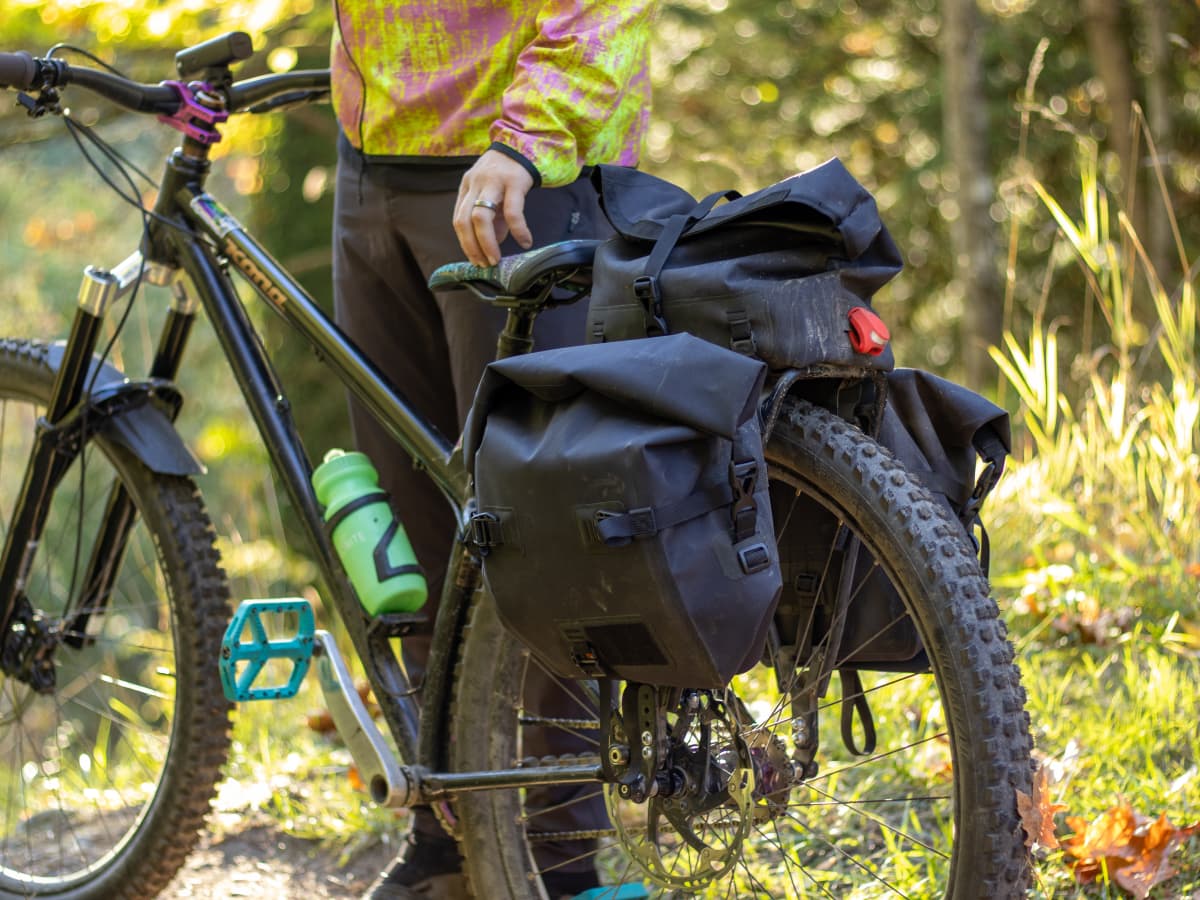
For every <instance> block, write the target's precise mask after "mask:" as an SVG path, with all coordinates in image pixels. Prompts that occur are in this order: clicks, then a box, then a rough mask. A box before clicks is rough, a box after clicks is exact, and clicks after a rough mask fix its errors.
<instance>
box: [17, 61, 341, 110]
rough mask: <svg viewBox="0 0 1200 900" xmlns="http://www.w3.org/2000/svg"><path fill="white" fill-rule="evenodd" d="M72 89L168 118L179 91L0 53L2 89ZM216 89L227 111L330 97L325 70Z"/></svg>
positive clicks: (175, 106) (176, 106)
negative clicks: (273, 102) (68, 86)
mask: <svg viewBox="0 0 1200 900" xmlns="http://www.w3.org/2000/svg"><path fill="white" fill-rule="evenodd" d="M68 84H75V85H78V86H79V87H82V88H85V89H87V90H89V91H92V92H93V93H96V94H99V95H100V96H102V97H105V98H107V99H108V100H111V101H112V102H114V103H116V104H117V105H118V106H121V107H124V108H125V109H128V110H131V111H133V112H138V113H150V114H155V115H163V116H171V115H174V114H175V113H176V111H178V109H179V107H180V105H181V102H182V101H181V100H180V95H179V93H178V91H176V90H175V88H173V87H171V86H170V85H168V84H165V83H163V84H141V83H139V82H136V81H131V80H129V79H128V78H123V77H122V76H120V75H115V74H112V73H110V72H103V71H100V70H99V69H90V68H86V67H84V66H72V65H70V64H68V63H66V62H64V61H63V60H61V59H39V58H37V57H34V56H31V55H30V54H28V53H25V52H23V51H22V52H19V53H0V88H4V87H13V88H17V89H18V90H28V89H30V88H40V89H45V88H55V87H63V86H65V85H68ZM214 89H215V90H217V91H219V92H220V93H222V94H223V95H224V97H225V108H226V110H227V111H228V112H231V113H232V112H237V111H238V110H247V109H249V110H250V111H251V112H255V111H260V110H258V109H253V108H252V107H258V106H260V105H261V106H262V110H261V111H265V109H270V108H274V106H277V105H283V104H282V103H279V104H270V103H269V102H268V101H270V100H272V99H274V98H277V97H280V95H287V96H286V97H283V98H282V99H283V100H284V102H288V103H290V102H300V101H302V100H313V99H316V98H317V97H319V96H322V95H324V94H327V93H328V92H329V70H328V69H304V70H299V71H295V72H283V73H280V74H272V75H261V76H258V77H257V78H248V79H246V80H245V81H240V82H235V83H233V84H228V85H216V86H214Z"/></svg>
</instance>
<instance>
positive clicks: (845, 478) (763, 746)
mask: <svg viewBox="0 0 1200 900" xmlns="http://www.w3.org/2000/svg"><path fill="white" fill-rule="evenodd" d="M767 460H768V463H769V467H770V477H771V480H772V492H771V496H772V504H773V512H774V516H775V521H776V527H777V532H778V535H779V540H780V543H781V545H783V544H785V543H786V542H788V541H789V540H791V539H792V533H793V532H792V530H793V529H804V530H806V532H805V533H806V534H810V535H811V534H818V533H820V534H824V533H826V532H829V533H830V534H832V536H833V537H832V540H831V545H830V547H829V548H828V551H827V553H826V554H825V556H824V560H825V562H824V564H823V565H822V564H821V562H820V560H818V563H817V565H816V566H815V567H814V569H813V570H814V571H815V572H817V573H823V574H822V575H821V576H820V577H818V578H816V579H815V582H816V583H814V584H812V585H810V586H809V587H810V588H811V593H812V594H813V595H816V596H823V595H824V591H825V588H824V584H823V580H824V578H836V577H837V576H836V573H837V572H838V571H839V566H838V564H837V563H838V561H839V560H840V559H843V558H845V557H846V556H847V555H848V554H846V552H845V551H846V547H847V546H851V547H861V551H860V552H858V553H856V554H855V558H856V559H858V560H859V562H858V563H857V564H856V566H855V567H854V569H853V583H851V584H849V585H848V588H849V592H850V596H851V597H853V596H855V595H856V593H857V592H858V590H859V588H860V587H861V586H863V585H864V584H867V583H868V582H870V583H871V584H873V585H875V586H876V587H877V586H878V582H879V580H880V579H881V578H886V579H887V580H888V581H890V583H891V585H892V588H893V589H894V591H895V593H896V594H897V595H898V596H899V598H900V600H901V601H902V603H903V608H904V610H905V611H906V612H907V614H908V618H910V619H911V621H912V623H913V625H914V626H915V631H916V633H917V635H919V638H920V641H921V644H922V645H923V647H924V650H925V653H926V655H927V657H928V661H929V666H928V669H927V670H925V671H922V672H917V673H912V672H903V671H899V672H897V671H893V672H876V673H871V672H862V673H861V679H862V686H861V689H858V687H857V685H856V686H855V687H854V688H852V689H848V690H845V692H844V693H841V694H839V691H838V689H837V685H838V682H839V678H838V677H837V676H836V675H835V676H834V677H833V678H832V679H831V681H830V683H829V685H828V690H827V692H826V693H825V696H824V697H823V698H822V699H821V700H820V701H819V703H818V704H817V709H816V711H815V718H814V717H811V716H806V715H805V711H806V710H807V709H809V707H808V706H804V705H802V704H800V703H798V702H797V694H798V693H802V692H800V691H798V690H797V687H798V686H799V685H801V684H803V683H804V679H805V676H806V673H807V672H808V671H810V670H811V668H812V665H813V663H814V660H816V659H817V657H818V653H819V652H820V651H824V650H828V649H829V648H828V644H829V643H831V639H829V638H828V634H827V635H826V641H825V643H821V642H820V641H819V640H818V641H817V643H816V644H815V645H814V646H813V647H812V648H811V649H810V650H805V651H803V652H802V653H801V655H800V656H796V655H795V654H794V653H793V655H791V656H788V655H787V654H785V653H781V652H780V649H779V648H780V647H781V646H783V645H787V644H788V634H787V632H788V631H790V632H795V631H796V626H795V621H796V619H795V616H794V615H793V616H792V617H791V618H790V619H789V618H788V614H787V613H788V611H786V610H782V609H781V611H780V614H779V616H778V617H777V620H776V621H777V629H776V639H774V640H773V641H772V647H773V649H771V650H769V651H768V652H765V653H764V662H763V663H760V664H759V665H757V666H756V667H755V668H753V669H752V670H751V671H749V672H746V673H744V674H742V675H739V676H737V677H736V678H735V679H734V680H733V682H732V683H731V684H729V685H728V686H726V688H725V689H724V690H722V691H703V692H697V693H696V694H695V695H694V696H688V695H686V694H685V695H684V699H685V701H686V706H687V707H688V708H690V709H694V710H698V711H699V712H698V714H692V713H689V712H688V711H687V709H685V704H681V703H680V702H679V701H680V695H679V694H678V692H675V693H674V694H671V693H670V692H664V691H660V692H659V696H660V697H661V698H664V700H663V706H664V713H665V715H666V717H667V721H668V722H669V723H672V725H671V727H672V729H673V731H672V734H671V740H672V741H673V742H676V743H677V744H678V748H679V752H678V753H677V757H676V758H678V759H685V758H692V759H696V758H698V753H699V752H700V751H701V750H703V753H704V754H706V755H707V758H708V759H709V760H710V761H711V764H709V765H708V768H707V769H706V771H708V772H714V771H715V772H716V773H717V777H716V779H715V780H716V781H717V782H718V783H717V785H716V787H715V788H714V789H712V790H709V791H708V793H707V794H705V793H704V791H693V792H692V794H690V795H689V794H686V793H685V794H681V795H679V796H678V797H676V798H668V799H665V800H663V799H659V798H654V797H651V798H650V799H645V800H641V802H634V800H632V799H630V798H628V797H622V796H621V795H620V793H619V792H617V791H616V789H615V786H612V785H605V786H601V785H584V786H581V787H574V788H559V789H556V792H548V791H547V790H545V789H537V790H532V789H530V790H526V791H516V790H509V791H494V792H480V793H467V794H464V795H463V796H460V797H459V798H458V800H457V810H458V814H459V825H460V833H461V839H462V842H463V845H464V848H463V849H464V855H465V858H466V861H467V863H466V864H467V869H468V875H469V877H470V880H471V883H472V884H473V885H475V891H476V894H477V895H478V896H483V895H486V896H497V897H500V896H505V897H530V898H545V897H550V898H551V900H556V898H557V897H558V896H561V895H562V894H563V893H565V892H564V891H562V890H559V889H557V888H555V885H556V884H561V883H562V881H561V878H562V874H563V873H576V874H578V875H579V876H580V877H581V878H586V877H587V876H588V875H589V874H590V873H592V872H595V873H598V876H599V880H600V881H601V882H602V883H603V884H606V885H612V886H617V885H623V884H629V883H634V882H640V883H643V884H644V885H646V886H647V887H648V888H649V892H650V896H654V897H679V896H705V897H714V898H723V897H738V898H751V897H753V898H766V897H778V898H784V897H787V898H791V897H837V898H849V900H854V898H875V897H922V898H929V897H949V898H962V900H1003V898H1017V897H1021V896H1023V895H1024V892H1025V889H1026V886H1027V884H1028V880H1029V869H1028V863H1027V859H1026V854H1025V851H1024V844H1023V833H1022V830H1021V826H1020V822H1019V818H1018V814H1017V802H1016V792H1017V791H1018V790H1023V791H1025V792H1028V791H1029V790H1030V786H1029V783H1030V778H1031V763H1030V753H1031V741H1030V737H1029V730H1028V717H1027V715H1026V714H1025V712H1024V692H1023V690H1022V688H1021V686H1020V682H1019V675H1018V672H1017V669H1016V667H1015V666H1014V663H1013V651H1012V647H1011V645H1010V644H1009V642H1008V640H1007V637H1006V634H1005V629H1004V625H1003V623H1002V622H1001V621H1000V620H999V618H998V615H999V610H998V609H997V607H996V604H995V603H994V602H993V601H992V600H991V599H990V598H989V596H988V585H987V582H986V580H985V579H984V578H983V576H982V574H981V572H980V570H979V566H978V563H977V561H976V560H975V558H974V557H973V555H972V554H971V552H970V549H969V547H968V545H967V543H966V542H965V541H964V539H963V535H962V529H961V527H960V526H958V525H957V523H955V522H952V521H951V520H950V519H949V518H948V516H947V515H946V514H945V513H944V512H943V510H942V508H941V507H940V506H939V505H938V504H937V503H936V502H935V501H934V500H933V499H932V498H931V496H930V495H929V494H928V493H927V492H926V491H925V490H924V489H923V488H922V487H921V486H920V485H919V484H918V483H917V482H916V481H915V480H914V479H913V477H912V476H910V475H909V474H908V473H907V472H906V471H905V470H904V469H903V467H902V466H900V464H899V463H897V462H896V460H895V459H894V458H893V457H892V456H891V455H890V454H889V453H888V452H887V451H886V450H884V449H883V448H881V447H880V446H879V445H878V444H876V443H875V442H874V441H873V440H871V439H870V438H869V437H867V436H866V435H864V434H863V433H862V432H861V431H859V430H857V429H855V428H853V427H852V426H850V425H848V424H847V423H845V422H844V421H842V420H841V419H838V418H837V417H835V416H833V415H831V414H830V413H828V412H826V411H824V410H822V409H818V408H816V407H813V406H810V405H808V404H806V403H803V402H797V403H795V404H792V405H790V406H789V407H788V408H786V409H785V411H784V414H783V416H781V418H780V420H779V423H778V425H777V428H776V432H775V435H774V436H773V437H772V440H771V441H770V443H769V445H768V447H767ZM798 511H799V512H798ZM816 517H820V518H821V519H822V521H825V520H828V519H829V518H832V520H834V521H835V522H837V523H839V525H840V526H841V527H838V528H834V529H827V528H826V529H824V530H822V529H821V528H816V527H815V525H814V522H815V521H816ZM876 636H877V635H876ZM792 645H793V646H803V643H802V642H800V641H793V642H792ZM842 661H843V660H841V659H835V661H834V662H835V666H834V668H839V666H837V665H836V664H837V663H839V662H842ZM548 681H557V679H554V677H553V676H549V675H547V674H546V673H545V671H544V669H542V668H541V667H540V666H539V665H538V663H537V661H536V658H535V657H533V656H531V655H530V654H529V653H528V652H527V651H525V650H524V649H523V648H521V647H519V646H516V645H515V642H514V641H512V640H511V639H510V638H508V637H507V636H506V635H505V633H504V631H503V627H502V625H501V624H500V622H499V619H498V618H497V616H496V614H495V611H494V608H493V604H491V603H490V601H488V600H486V599H485V600H483V601H481V602H480V603H478V604H477V608H476V609H475V610H474V613H473V618H472V621H471V625H470V628H469V631H468V635H467V639H466V642H465V645H464V649H463V655H462V660H461V665H460V667H459V671H458V676H457V685H456V689H455V691H456V707H455V719H454V721H455V733H454V745H453V764H454V767H455V768H456V769H457V770H459V771H467V770H484V769H495V768H509V767H512V766H516V765H521V764H522V761H523V760H527V759H528V758H529V757H531V756H534V757H536V756H540V755H542V753H543V752H544V748H545V747H547V746H556V747H558V748H561V747H563V746H568V747H569V748H570V750H571V751H573V752H574V753H576V754H582V755H583V756H584V758H597V754H598V753H599V751H600V748H601V743H600V740H599V737H600V733H599V730H598V727H599V726H598V720H597V718H596V715H595V712H594V710H595V708H596V705H595V704H596V696H597V692H596V688H595V685H594V684H591V683H588V682H574V683H570V684H561V683H560V687H559V688H558V689H557V690H552V691H547V690H546V689H545V688H544V687H543V685H545V684H546V683H547V682H548ZM854 683H855V682H854V678H853V676H847V681H846V682H845V684H849V685H854ZM547 696H549V697H551V702H552V703H553V708H546V707H539V706H538V703H539V702H541V701H542V700H543V699H544V698H546V697H547ZM843 697H844V698H846V699H845V700H843ZM564 698H565V699H564ZM864 702H865V704H866V705H867V706H869V708H870V710H871V713H872V717H873V721H874V731H875V736H874V748H873V749H871V750H870V752H869V753H866V754H865V755H864V754H863V753H862V750H863V749H864V748H863V744H865V743H866V741H865V739H864V736H863V735H862V734H861V731H860V732H859V733H858V734H857V736H856V737H852V739H851V740H850V741H849V743H850V744H851V745H856V746H855V747H854V749H855V750H857V751H859V752H858V753H857V754H856V753H853V752H851V750H850V749H849V748H847V747H846V746H845V742H844V741H843V735H842V720H843V712H842V707H843V705H844V703H850V704H851V705H852V706H854V707H855V710H854V712H855V715H854V716H847V718H848V719H849V721H850V722H851V723H852V724H853V723H855V722H858V723H860V724H859V726H858V727H859V728H861V722H862V719H863V717H862V714H861V711H862V705H863V703H864ZM813 722H815V723H817V731H818V734H819V739H818V741H817V742H816V746H817V748H818V749H817V751H816V756H815V758H814V759H812V760H808V762H810V763H811V765H805V764H804V762H805V759H804V756H805V754H804V753H803V752H802V749H803V747H804V746H805V745H808V746H811V744H812V741H811V740H810V739H809V736H808V733H807V728H808V727H809V724H810V723H813ZM683 723H687V724H686V727H685V726H684V724H683ZM722 773H723V774H722ZM710 780H712V779H710ZM602 795H603V796H604V797H605V798H606V800H607V813H608V815H607V816H605V819H606V821H602V822H600V823H599V824H597V821H596V817H595V809H596V805H597V803H598V801H599V800H600V798H601V796H602ZM602 808H603V807H602ZM481 891H482V893H481ZM612 896H614V897H616V896H622V895H621V894H620V893H618V892H615V891H614V892H613V894H612Z"/></svg>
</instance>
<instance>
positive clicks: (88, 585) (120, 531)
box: [63, 265, 199, 648]
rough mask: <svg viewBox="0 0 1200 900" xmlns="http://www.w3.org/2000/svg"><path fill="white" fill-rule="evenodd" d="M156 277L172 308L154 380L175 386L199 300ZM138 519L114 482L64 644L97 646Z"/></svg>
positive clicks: (181, 282)
mask: <svg viewBox="0 0 1200 900" xmlns="http://www.w3.org/2000/svg"><path fill="white" fill-rule="evenodd" d="M151 272H152V277H151V278H150V279H149V280H150V281H151V283H154V284H165V283H169V284H170V287H171V305H170V307H169V308H168V310H167V317H166V321H165V322H164V323H163V329H162V333H161V334H160V335H159V341H158V347H157V349H156V351H155V354H154V361H153V363H152V364H151V366H150V379H151V380H152V381H165V382H174V380H175V376H176V375H177V374H178V373H179V365H180V362H181V361H182V359H183V351H184V347H185V346H186V345H187V340H188V337H189V336H190V334H191V330H192V325H193V324H194V322H195V319H196V309H197V308H198V306H199V301H198V300H197V299H196V296H195V292H194V291H193V290H192V289H191V286H190V282H188V281H187V279H186V278H184V277H182V276H179V275H174V276H173V277H172V275H171V272H172V270H170V269H169V268H167V267H166V266H161V265H160V266H155V267H153V269H152V270H151ZM165 412H168V413H169V415H170V419H171V421H174V420H175V418H176V417H177V416H178V414H179V406H178V404H175V405H172V406H171V407H170V408H168V409H167V410H165ZM136 520H137V509H136V508H135V506H134V503H133V498H131V497H130V496H129V491H128V490H126V488H125V485H124V483H123V482H122V481H120V480H119V479H118V480H114V481H113V483H112V486H111V487H110V488H109V493H108V499H107V501H106V502H105V507H104V514H103V516H102V517H101V519H100V530H99V532H98V533H97V535H96V541H95V543H94V544H93V545H92V555H91V558H90V559H89V560H88V565H87V568H86V569H85V570H84V579H83V592H82V593H81V595H80V598H79V604H78V611H77V612H76V613H75V615H74V616H72V617H71V619H70V621H69V622H68V623H67V624H66V627H65V628H64V629H63V634H64V637H63V643H65V644H67V645H68V646H70V647H75V648H79V647H82V646H84V645H85V644H89V643H91V641H90V639H89V638H88V637H87V628H88V622H89V621H90V620H91V616H92V614H93V613H103V612H104V610H105V608H106V607H107V606H108V598H109V597H110V596H111V594H112V589H113V582H114V580H115V578H116V573H117V572H118V571H119V570H120V567H121V560H122V559H123V558H124V555H125V547H126V545H127V543H128V540H129V534H130V532H131V531H132V530H133V526H134V523H135V522H136Z"/></svg>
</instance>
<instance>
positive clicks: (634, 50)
mask: <svg viewBox="0 0 1200 900" xmlns="http://www.w3.org/2000/svg"><path fill="white" fill-rule="evenodd" d="M657 6H658V2H657V0H607V2H598V0H548V2H545V3H544V4H543V5H542V8H541V11H540V12H539V14H538V18H537V25H538V34H537V37H536V38H535V39H534V40H533V41H532V42H530V43H529V44H528V45H526V47H525V48H524V49H523V50H522V51H521V53H520V55H519V56H518V57H517V63H516V70H515V72H514V73H513V80H512V83H511V84H510V85H509V87H508V89H507V90H506V91H505V92H504V96H503V99H502V101H501V113H500V118H499V119H497V120H496V121H495V122H494V123H493V124H492V126H491V130H490V132H489V137H490V139H491V140H492V141H494V142H496V143H498V144H501V145H503V146H504V147H508V148H510V149H511V150H514V151H516V152H517V153H519V154H520V155H521V156H523V157H524V158H525V159H527V160H529V161H530V163H532V166H533V167H534V168H535V169H536V172H537V173H538V174H539V175H540V180H541V183H542V184H544V185H546V186H547V187H555V186H558V185H563V184H569V183H570V182H571V181H574V180H575V179H576V178H577V177H578V176H579V171H580V168H581V167H582V166H583V165H584V163H585V162H615V161H616V155H617V154H618V153H619V152H620V151H621V150H622V149H623V147H624V141H625V139H626V136H627V135H628V133H629V132H631V131H633V130H634V129H635V126H637V124H638V122H639V121H640V120H641V118H642V117H643V116H644V114H645V112H646V110H645V106H646V99H647V91H646V90H645V89H643V90H632V91H631V90H630V87H631V84H633V83H634V82H640V83H642V85H643V88H644V86H645V85H644V83H645V79H646V77H647V73H646V71H645V69H646V55H647V43H648V41H649V33H650V24H651V20H652V19H653V17H654V13H655V11H656V8H657ZM535 180H536V179H535Z"/></svg>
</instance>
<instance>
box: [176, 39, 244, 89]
mask: <svg viewBox="0 0 1200 900" xmlns="http://www.w3.org/2000/svg"><path fill="white" fill-rule="evenodd" d="M253 55H254V44H253V42H252V41H251V40H250V35H248V34H246V32H244V31H231V32H229V33H227V34H222V35H220V36H219V37H215V38H212V39H211V40H207V41H205V42H204V43H203V44H197V45H196V46H195V47H188V49H186V50H180V51H179V52H178V53H176V54H175V71H177V72H178V73H179V77H180V78H187V77H188V76H189V75H195V74H197V73H200V72H203V71H204V70H205V69H209V68H213V67H219V66H228V65H229V64H230V63H235V62H238V61H240V60H243V59H249V58H250V57H251V56H253Z"/></svg>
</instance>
